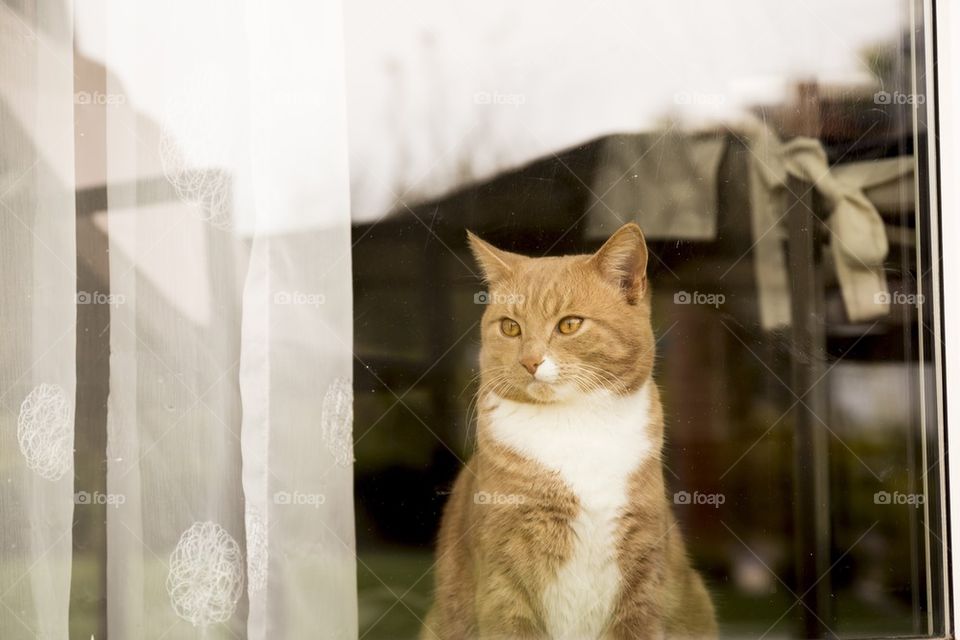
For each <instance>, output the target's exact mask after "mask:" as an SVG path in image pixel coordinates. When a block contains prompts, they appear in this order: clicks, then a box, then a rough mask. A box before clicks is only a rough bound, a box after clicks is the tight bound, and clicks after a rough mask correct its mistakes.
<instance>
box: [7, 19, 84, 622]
mask: <svg viewBox="0 0 960 640" xmlns="http://www.w3.org/2000/svg"><path fill="white" fill-rule="evenodd" d="M71 15H72V3H69V2H67V3H58V4H57V5H56V6H54V5H52V4H50V3H40V2H20V3H6V2H3V3H0V274H3V278H2V280H0V297H2V304H0V362H2V363H3V366H2V367H0V470H2V471H3V474H2V476H0V477H2V482H0V513H2V514H3V519H2V522H0V553H2V557H3V561H2V562H0V636H2V637H3V638H5V639H7V638H10V639H16V638H66V637H67V629H68V623H69V617H68V609H69V600H70V574H71V546H72V531H71V521H72V518H73V509H74V495H73V437H74V393H75V389H76V372H75V369H74V352H75V351H74V350H75V344H76V304H77V302H78V300H77V292H76V264H77V261H76V251H75V234H76V226H75V224H74V221H75V209H74V171H73V167H74V158H73V102H74V95H73V93H74V92H73V77H72V68H73V55H72V51H71V41H72V27H71V19H70V16H71ZM65 16H66V19H64V17H65Z"/></svg>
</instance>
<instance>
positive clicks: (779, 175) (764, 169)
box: [747, 123, 899, 329]
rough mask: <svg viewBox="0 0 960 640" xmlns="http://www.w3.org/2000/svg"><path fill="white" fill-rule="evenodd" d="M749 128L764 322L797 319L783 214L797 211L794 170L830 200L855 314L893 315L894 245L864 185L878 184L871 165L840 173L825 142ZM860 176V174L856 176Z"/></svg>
mask: <svg viewBox="0 0 960 640" xmlns="http://www.w3.org/2000/svg"><path fill="white" fill-rule="evenodd" d="M748 129H749V130H748V131H747V136H748V139H749V142H748V144H749V146H750V151H751V159H750V170H749V175H750V201H751V205H752V206H751V209H752V228H753V239H754V242H755V243H756V246H755V247H754V267H755V270H756V275H757V284H758V292H759V297H760V321H761V324H762V326H763V327H764V328H765V329H772V328H775V327H778V326H784V325H789V324H790V287H789V282H788V280H787V278H788V275H787V268H786V260H785V257H784V252H783V240H784V239H785V234H786V231H785V228H784V226H783V225H782V224H781V223H782V218H783V217H785V216H786V215H790V213H789V212H788V207H787V196H788V195H789V192H788V191H787V187H786V185H787V180H788V178H790V177H796V178H798V179H800V180H802V181H804V182H807V183H809V184H811V185H812V187H813V188H815V189H816V190H817V192H818V193H819V194H820V195H821V196H823V198H824V200H826V202H827V203H828V205H829V207H830V215H829V217H828V218H827V220H826V226H827V228H828V229H829V231H830V250H831V252H832V255H833V259H834V264H835V265H836V269H837V279H838V280H839V282H840V290H841V293H842V296H843V302H844V306H845V307H846V311H847V316H848V318H849V319H850V320H851V321H852V322H859V321H862V320H869V319H872V318H878V317H881V316H883V315H886V314H887V313H888V312H889V310H890V305H889V302H888V300H889V297H888V296H887V295H884V294H887V279H886V275H885V274H884V270H883V261H884V259H885V258H886V256H887V251H888V248H889V247H888V244H887V235H886V231H885V229H884V226H883V220H882V219H881V217H880V214H879V213H877V210H876V208H875V207H874V206H873V204H872V203H871V202H870V200H868V199H867V197H866V196H865V195H864V193H863V191H862V190H861V187H862V186H866V185H867V184H870V183H871V180H870V178H869V175H870V170H869V167H868V164H866V163H865V164H864V165H862V166H864V167H865V168H864V170H863V171H862V172H860V173H859V174H857V175H856V176H854V175H851V174H850V172H847V173H846V174H845V175H844V176H843V177H840V176H838V175H837V174H836V173H835V172H831V170H830V167H829V165H828V162H827V155H826V153H825V152H824V150H823V147H822V146H821V144H820V142H819V141H817V140H815V139H813V138H803V137H800V138H795V139H793V140H791V141H790V142H787V143H783V142H781V141H780V139H779V138H777V136H776V135H775V134H774V133H773V132H772V131H771V130H770V129H769V128H767V127H765V126H763V125H761V124H759V123H757V124H756V125H755V126H752V127H749V128H748ZM885 166H888V165H885ZM880 169H881V170H880V171H878V172H877V173H878V176H877V177H878V179H880V180H883V179H887V178H889V177H890V176H888V175H887V174H888V173H889V171H888V170H887V169H885V168H884V167H880ZM881 174H882V175H881ZM855 177H856V178H860V179H859V180H858V179H852V178H855ZM897 177H899V176H897ZM795 206H802V205H795Z"/></svg>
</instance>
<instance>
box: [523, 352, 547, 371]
mask: <svg viewBox="0 0 960 640" xmlns="http://www.w3.org/2000/svg"><path fill="white" fill-rule="evenodd" d="M520 364H522V365H523V368H524V369H526V370H527V373H529V374H530V375H534V374H535V373H536V372H537V367H539V366H540V365H541V364H543V358H540V357H537V356H524V357H523V358H520Z"/></svg>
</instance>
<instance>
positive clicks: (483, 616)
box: [477, 575, 549, 640]
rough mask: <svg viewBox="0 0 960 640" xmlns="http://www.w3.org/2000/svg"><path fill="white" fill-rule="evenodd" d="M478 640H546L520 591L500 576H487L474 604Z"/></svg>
mask: <svg viewBox="0 0 960 640" xmlns="http://www.w3.org/2000/svg"><path fill="white" fill-rule="evenodd" d="M477 626H478V628H479V638H480V640H549V636H547V634H546V633H545V632H544V631H543V629H542V627H541V625H540V624H539V623H538V622H537V618H536V614H535V613H534V611H533V608H532V607H531V606H530V604H529V603H528V602H527V600H526V598H525V597H524V594H523V593H522V591H520V590H519V589H517V587H516V585H514V584H512V583H511V582H510V580H509V579H508V578H507V577H506V576H503V575H488V576H487V578H486V580H484V585H483V588H482V589H481V590H480V595H479V599H478V602H477Z"/></svg>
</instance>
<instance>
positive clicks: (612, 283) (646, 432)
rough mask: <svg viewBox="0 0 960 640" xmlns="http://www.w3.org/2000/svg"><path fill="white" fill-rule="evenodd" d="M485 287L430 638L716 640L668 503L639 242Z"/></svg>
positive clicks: (494, 278) (496, 255) (496, 254)
mask: <svg viewBox="0 0 960 640" xmlns="http://www.w3.org/2000/svg"><path fill="white" fill-rule="evenodd" d="M469 239H470V244H471V247H472V249H473V252H474V254H475V256H476V259H477V261H478V263H479V264H480V266H481V268H482V270H483V274H484V277H485V279H486V281H487V283H488V284H489V287H490V292H489V295H490V304H489V305H488V306H487V308H486V311H485V312H484V314H483V320H482V349H481V352H480V368H481V385H480V392H479V398H478V402H479V417H478V425H477V446H476V453H475V455H474V456H473V458H472V459H471V460H470V462H469V463H468V464H467V465H466V467H465V468H464V469H463V471H462V472H461V473H460V476H459V478H458V479H457V481H456V483H455V485H454V489H453V493H452V495H451V496H450V499H449V501H448V502H447V505H446V507H445V509H444V514H443V521H442V524H441V527H440V534H439V542H438V551H437V556H438V559H437V565H436V569H437V575H436V594H435V602H434V605H433V608H432V610H431V611H430V613H429V615H428V616H427V619H426V622H425V625H424V629H423V633H422V635H421V637H422V638H423V639H424V640H427V639H438V640H464V639H483V640H487V639H492V638H500V639H504V640H508V639H509V640H513V639H517V638H524V639H526V638H538V639H545V638H551V639H554V640H594V639H604V640H608V639H609V640H613V639H618V640H628V639H629V640H637V639H643V638H658V639H659V638H697V639H701V638H715V637H716V635H717V627H716V622H715V620H714V613H713V605H712V603H711V601H710V596H709V595H708V593H707V590H706V588H705V587H704V584H703V581H702V580H701V578H700V576H699V575H698V574H697V573H696V572H695V571H694V570H693V569H692V568H691V566H690V563H689V561H688V560H687V557H686V552H685V548H684V543H683V539H682V537H681V534H680V531H679V529H678V528H677V523H676V521H675V520H674V518H673V514H672V513H671V510H670V507H669V505H668V503H667V497H666V490H665V486H664V480H663V470H662V465H661V461H660V456H661V448H662V444H663V415H662V409H661V406H660V400H659V394H658V392H657V387H656V385H655V384H654V382H653V380H652V379H651V372H652V369H653V362H654V337H653V330H652V328H651V325H650V290H649V286H648V284H647V278H646V265H647V248H646V244H645V242H644V238H643V234H642V232H641V231H640V228H639V227H637V226H636V225H634V224H628V225H626V226H624V227H622V228H621V229H620V230H619V231H617V232H616V233H615V234H613V236H612V237H611V238H610V239H609V240H608V241H607V242H606V244H604V245H603V247H602V248H601V249H600V250H599V251H598V252H597V253H595V254H594V255H590V256H564V257H549V258H527V257H524V256H520V255H517V254H513V253H508V252H506V251H502V250H500V249H497V248H495V247H493V246H491V245H490V244H488V243H486V242H484V241H483V240H481V239H479V238H478V237H476V236H474V235H473V234H469Z"/></svg>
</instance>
